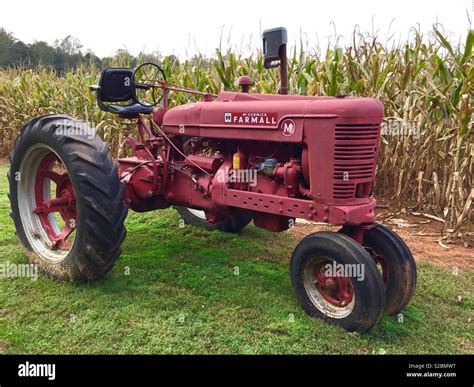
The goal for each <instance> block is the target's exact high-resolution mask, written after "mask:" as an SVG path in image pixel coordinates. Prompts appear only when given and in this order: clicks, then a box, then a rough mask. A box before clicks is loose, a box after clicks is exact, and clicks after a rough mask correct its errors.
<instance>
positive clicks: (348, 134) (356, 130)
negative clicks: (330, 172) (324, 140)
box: [333, 124, 380, 199]
mask: <svg viewBox="0 0 474 387" xmlns="http://www.w3.org/2000/svg"><path fill="white" fill-rule="evenodd" d="M379 133H380V125H379V124H338V125H336V131H335V143H334V176H333V177H334V185H333V197H334V199H352V198H355V197H356V187H357V184H359V183H367V182H371V181H372V180H373V178H374V173H375V163H376V157H377V148H378V141H379Z"/></svg>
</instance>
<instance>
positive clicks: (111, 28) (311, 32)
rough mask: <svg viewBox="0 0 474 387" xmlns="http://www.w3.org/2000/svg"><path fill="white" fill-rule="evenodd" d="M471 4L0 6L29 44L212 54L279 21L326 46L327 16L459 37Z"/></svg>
mask: <svg viewBox="0 0 474 387" xmlns="http://www.w3.org/2000/svg"><path fill="white" fill-rule="evenodd" d="M473 9H474V0H431V1H429V0H396V1H393V0H392V1H382V0H333V1H327V0H325V1H317V0H312V1H303V0H283V1H281V0H273V1H268V0H263V1H262V0H236V1H210V0H195V1H190V0H172V1H161V0H136V1H131V0H128V1H124V0H114V1H100V0H95V1H90V0H82V1H78V0H77V1H68V0H62V1H61V0H36V1H23V0H14V1H11V0H8V1H3V2H2V4H1V6H0V27H3V28H5V29H6V30H7V31H9V32H12V33H13V34H14V36H15V37H17V38H18V39H21V40H23V41H24V42H27V43H31V42H33V41H35V40H44V41H47V42H48V43H53V42H54V40H55V39H57V38H63V37H65V36H67V35H73V36H74V37H76V38H78V39H79V40H80V41H81V43H82V44H83V46H84V48H90V49H91V50H92V51H94V52H95V53H96V54H97V55H99V56H101V57H102V56H108V55H112V54H113V53H114V52H115V50H117V49H119V48H127V49H128V50H129V51H131V52H132V54H137V53H138V52H140V51H141V50H144V51H146V52H152V51H156V50H158V51H160V52H161V53H163V54H175V55H178V56H179V57H181V58H184V57H186V55H192V54H194V53H195V52H196V51H200V52H202V53H204V54H206V55H211V54H212V53H213V52H214V49H215V48H216V47H218V46H219V41H220V37H221V36H223V38H224V39H223V47H224V48H225V47H227V42H228V37H229V36H230V43H231V44H232V45H234V46H237V47H242V49H243V50H244V52H246V50H248V49H249V48H250V49H256V48H258V47H259V46H260V37H259V36H260V32H261V29H262V30H263V29H266V28H272V27H278V26H285V27H286V28H287V29H288V34H289V40H290V42H294V41H296V40H299V38H300V31H302V32H303V33H304V34H303V39H304V40H305V41H308V42H309V44H310V45H313V46H314V45H316V44H317V42H318V41H319V43H320V44H321V45H322V46H326V45H327V43H328V40H329V39H333V38H332V37H333V36H334V27H333V26H332V24H331V22H334V23H335V26H336V29H337V34H338V35H342V36H344V37H350V35H351V33H352V31H353V29H354V26H355V25H359V27H360V30H361V31H372V22H373V25H374V27H375V29H376V30H379V36H381V37H382V39H384V38H385V37H386V36H387V34H388V33H389V26H390V25H391V30H390V33H389V34H390V35H391V34H392V33H395V36H396V39H397V40H398V38H401V39H402V40H405V39H406V37H407V36H408V34H409V31H410V27H412V26H415V25H416V24H419V25H420V27H421V30H422V31H423V32H427V31H429V30H430V29H431V26H432V25H433V23H435V22H439V23H441V24H442V25H443V26H444V28H445V30H446V31H447V32H449V33H452V36H451V38H452V39H453V40H454V41H456V42H457V41H458V40H459V39H460V38H462V39H464V38H465V36H466V31H467V29H468V28H469V22H468V15H469V16H470V18H471V20H472V18H473ZM392 20H393V23H392ZM331 36H332V37H331ZM344 43H345V42H344V40H342V41H341V44H342V45H343V44H344Z"/></svg>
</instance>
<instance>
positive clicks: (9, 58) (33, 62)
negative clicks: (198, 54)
mask: <svg viewBox="0 0 474 387" xmlns="http://www.w3.org/2000/svg"><path fill="white" fill-rule="evenodd" d="M162 59H163V58H162V57H161V55H160V53H159V52H154V53H151V54H147V53H140V54H139V55H138V56H136V57H135V56H133V55H131V54H130V53H129V52H128V51H127V50H124V49H120V50H117V51H116V53H115V55H114V56H113V57H104V58H99V57H97V56H96V55H95V54H94V53H93V52H92V51H90V50H84V49H83V46H82V44H81V43H80V41H79V40H78V39H76V38H74V37H73V36H66V37H65V38H63V39H57V40H55V41H54V43H53V45H50V44H48V43H47V42H44V41H35V42H34V43H30V44H27V43H24V42H22V41H21V40H19V39H17V38H15V37H14V36H13V34H12V33H10V32H7V31H6V30H5V29H4V28H0V68H11V67H24V68H35V67H38V66H40V65H42V66H46V67H50V68H54V69H55V70H56V72H57V73H63V72H65V71H67V70H68V69H73V68H76V67H78V66H80V65H95V66H98V67H109V66H112V65H113V64H117V63H119V64H120V65H122V66H129V67H135V66H136V65H137V63H143V62H145V61H146V62H155V63H161V61H162ZM175 61H177V58H175V57H174V58H172V62H175Z"/></svg>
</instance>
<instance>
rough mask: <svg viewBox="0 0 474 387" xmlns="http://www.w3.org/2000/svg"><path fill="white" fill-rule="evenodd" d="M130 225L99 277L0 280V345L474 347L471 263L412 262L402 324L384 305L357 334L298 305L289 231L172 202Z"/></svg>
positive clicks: (235, 349)
mask: <svg viewBox="0 0 474 387" xmlns="http://www.w3.org/2000/svg"><path fill="white" fill-rule="evenodd" d="M6 171H7V167H6V166H0V222H1V223H0V263H6V262H10V263H26V262H27V261H26V258H25V256H24V254H23V253H22V249H21V247H20V244H19V242H18V240H17V238H16V236H15V233H14V226H13V223H12V221H11V219H10V217H9V202H8V198H7V189H8V184H7V181H6V179H5V174H6ZM127 228H128V237H127V239H126V242H125V243H124V247H123V254H122V256H121V258H120V259H119V261H118V262H117V264H116V265H115V267H114V269H113V270H112V272H111V273H109V274H108V275H107V276H106V277H105V279H104V280H103V281H100V282H97V283H92V284H86V285H84V284H83V285H76V284H72V283H64V282H57V281H54V280H51V279H48V278H44V277H41V276H40V277H39V278H38V280H37V281H32V280H31V279H26V278H15V279H12V278H3V279H0V351H1V352H4V353H35V354H36V353H239V354H240V353H242V354H252V353H369V354H370V353H387V354H394V353H430V354H431V353H472V333H471V332H470V329H471V327H472V323H470V322H469V319H470V317H472V310H473V304H472V300H471V295H472V294H471V293H472V284H473V283H474V281H473V279H474V278H473V273H472V272H469V271H461V272H460V273H459V275H458V276H457V277H455V276H453V275H452V274H451V273H450V272H448V271H447V270H446V269H443V268H441V267H437V266H434V265H431V264H426V263H425V264H420V265H419V272H418V273H419V278H418V287H417V290H416V294H415V297H414V298H413V301H412V303H411V304H410V305H409V306H408V308H407V309H406V310H405V311H404V319H403V323H401V322H399V321H398V319H397V318H396V317H387V316H384V317H383V318H382V319H381V321H380V322H379V323H378V325H377V326H376V327H375V328H374V329H373V330H372V331H371V332H369V333H367V334H364V335H356V334H350V333H348V332H346V331H344V330H342V329H340V328H337V327H334V326H331V325H328V324H326V323H323V322H321V321H318V320H314V319H311V318H309V317H307V316H306V315H305V314H304V313H303V312H302V311H301V310H300V308H299V306H298V304H297V302H296V298H295V296H294V295H293V291H292V289H291V285H290V280H289V275H288V262H289V257H290V255H291V251H292V249H293V248H294V246H295V245H296V244H297V243H298V240H297V239H296V237H295V236H293V235H292V234H291V233H283V234H272V233H269V232H266V231H263V230H260V229H258V228H256V227H254V226H249V227H248V228H246V229H245V230H244V232H243V234H242V235H241V236H234V235H228V234H223V233H220V232H212V233H209V232H206V231H203V230H200V229H197V228H193V227H190V226H186V227H185V228H184V229H182V228H179V222H178V215H177V213H176V212H175V211H173V210H166V211H161V212H155V213H148V214H142V215H139V214H134V213H130V215H129V217H128V219H127ZM236 268H238V275H236V274H237V270H236ZM128 271H129V275H126V272H128ZM458 296H461V297H462V300H461V302H459V301H458Z"/></svg>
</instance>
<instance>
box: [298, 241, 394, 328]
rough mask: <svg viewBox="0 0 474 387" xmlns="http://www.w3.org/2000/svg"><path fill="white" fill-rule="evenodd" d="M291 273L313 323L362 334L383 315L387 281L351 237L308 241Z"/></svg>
mask: <svg viewBox="0 0 474 387" xmlns="http://www.w3.org/2000/svg"><path fill="white" fill-rule="evenodd" d="M341 268H343V269H341ZM349 271H351V272H349ZM290 272H291V282H292V285H293V288H294V290H295V292H296V295H297V297H298V300H299V302H300V304H301V307H302V308H303V310H304V311H305V312H306V313H307V314H308V315H309V316H311V317H317V318H320V319H323V320H325V321H328V322H331V323H333V324H336V325H339V326H341V327H343V328H345V329H347V330H349V331H353V332H360V333H362V332H365V331H367V330H369V329H371V328H372V327H373V326H374V325H375V324H376V323H377V321H378V319H379V318H380V316H381V314H382V312H383V309H384V303H385V294H384V286H383V282H382V277H381V276H380V274H379V272H378V270H377V267H376V265H375V263H374V262H373V260H372V259H371V257H370V255H369V254H368V253H367V251H365V250H364V249H363V248H362V247H361V246H360V245H359V244H357V243H356V242H355V241H354V240H353V239H351V238H349V237H348V236H346V235H343V234H338V233H332V232H316V233H314V234H310V235H308V236H307V237H305V238H304V239H303V240H302V241H301V242H300V243H299V244H298V246H296V248H295V250H294V252H293V255H292V257H291V265H290Z"/></svg>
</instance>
